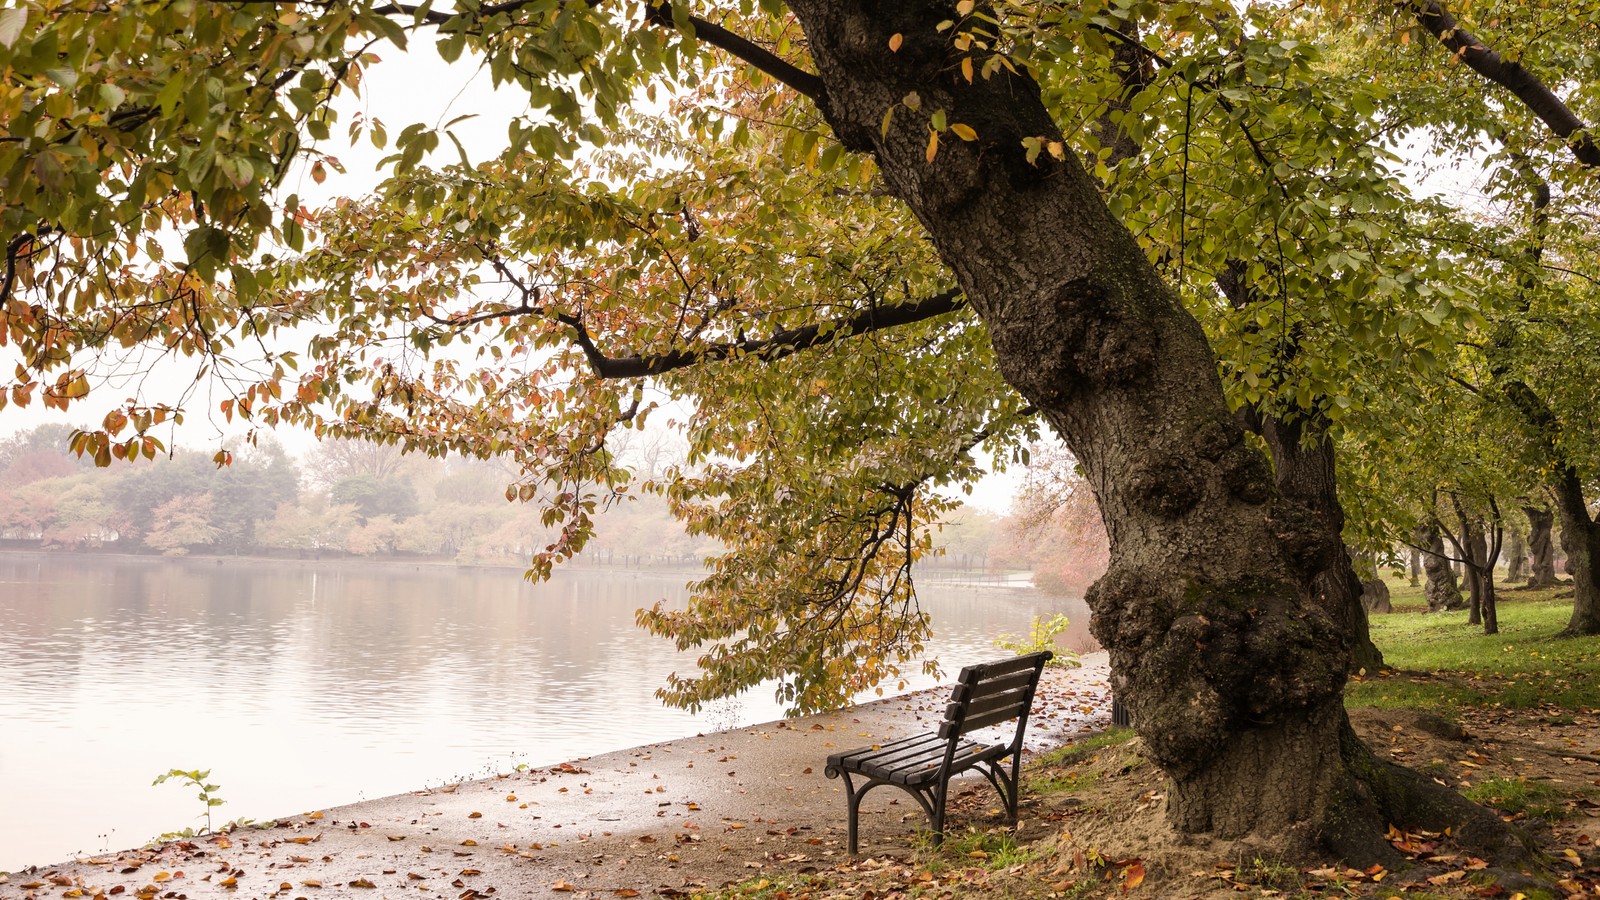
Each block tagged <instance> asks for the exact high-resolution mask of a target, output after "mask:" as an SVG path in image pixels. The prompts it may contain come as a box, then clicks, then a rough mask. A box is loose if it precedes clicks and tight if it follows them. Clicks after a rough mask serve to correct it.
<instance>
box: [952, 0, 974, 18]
mask: <svg viewBox="0 0 1600 900" xmlns="http://www.w3.org/2000/svg"><path fill="white" fill-rule="evenodd" d="M977 5H978V2H977V0H961V2H960V3H957V4H956V15H958V16H970V15H972V10H973V7H975V6H977Z"/></svg>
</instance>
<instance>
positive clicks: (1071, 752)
mask: <svg viewBox="0 0 1600 900" xmlns="http://www.w3.org/2000/svg"><path fill="white" fill-rule="evenodd" d="M1133 738H1134V733H1133V729H1132V728H1107V729H1106V730H1105V731H1102V732H1100V733H1099V734H1091V735H1089V736H1088V737H1086V738H1083V739H1082V740H1077V741H1073V742H1072V743H1070V744H1063V745H1062V746H1060V747H1057V748H1056V749H1054V750H1051V751H1049V752H1048V753H1044V754H1041V755H1040V756H1039V757H1038V759H1036V760H1035V761H1034V765H1036V766H1070V765H1073V764H1074V763H1077V762H1078V761H1079V760H1082V759H1087V758H1088V757H1090V756H1092V755H1094V754H1096V753H1098V752H1100V751H1101V750H1104V749H1106V748H1107V747H1115V746H1117V745H1118V744H1125V743H1127V742H1128V741H1131V740H1133Z"/></svg>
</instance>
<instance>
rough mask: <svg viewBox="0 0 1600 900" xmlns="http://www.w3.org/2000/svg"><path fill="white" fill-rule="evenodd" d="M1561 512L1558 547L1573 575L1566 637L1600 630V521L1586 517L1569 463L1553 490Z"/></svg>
mask: <svg viewBox="0 0 1600 900" xmlns="http://www.w3.org/2000/svg"><path fill="white" fill-rule="evenodd" d="M1555 495H1556V508H1557V509H1558V510H1559V511H1560V514H1561V549H1563V550H1565V551H1566V552H1567V574H1569V575H1571V576H1572V596H1573V599H1572V618H1571V619H1568V620H1567V627H1566V628H1565V629H1564V630H1563V631H1562V632H1561V633H1562V634H1563V635H1566V636H1569V637H1576V636H1579V635H1589V634H1600V582H1597V579H1600V568H1597V567H1600V525H1597V524H1596V523H1595V521H1594V519H1592V518H1590V517H1589V504H1588V503H1587V502H1586V501H1585V500H1584V497H1583V483H1582V482H1581V481H1579V480H1578V475H1577V473H1576V472H1574V471H1573V470H1572V469H1571V468H1570V467H1569V468H1567V469H1566V470H1565V471H1564V472H1563V473H1562V477H1561V480H1560V482H1559V483H1558V485H1557V487H1556V491H1555Z"/></svg>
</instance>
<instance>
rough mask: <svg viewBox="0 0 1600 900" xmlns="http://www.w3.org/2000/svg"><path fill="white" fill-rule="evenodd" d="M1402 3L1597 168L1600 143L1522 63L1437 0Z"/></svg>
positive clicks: (1461, 57) (1583, 160)
mask: <svg viewBox="0 0 1600 900" xmlns="http://www.w3.org/2000/svg"><path fill="white" fill-rule="evenodd" d="M1401 5H1402V7H1403V8H1406V9H1409V10H1410V11H1411V12H1412V13H1413V14H1414V15H1415V16H1416V17H1417V22H1418V23H1420V24H1421V25H1422V27H1423V28H1426V29H1427V30H1428V33H1429V34H1432V35H1433V36H1434V37H1436V38H1438V39H1439V42H1440V43H1441V44H1444V45H1445V47H1447V48H1449V49H1450V51H1451V52H1453V53H1454V54H1455V55H1456V58H1457V59H1459V60H1461V61H1462V62H1463V63H1465V64H1466V65H1467V67H1468V68H1469V69H1471V70H1472V71H1474V72H1477V73H1478V74H1479V75H1482V76H1483V77H1484V78H1487V79H1489V80H1490V81H1492V82H1494V83H1495V84H1498V85H1500V86H1501V87H1503V88H1505V89H1506V90H1508V91H1510V92H1511V93H1512V94H1513V95H1515V96H1516V98H1517V99H1518V100H1521V101H1522V104H1523V105H1524V106H1526V107H1527V108H1528V110H1529V111H1530V112H1532V113H1533V114H1534V115H1536V116H1538V117H1539V119H1540V121H1542V122H1544V123H1545V124H1546V125H1548V126H1550V130H1551V131H1554V132H1555V133H1556V135H1557V136H1559V137H1561V138H1562V139H1564V140H1565V141H1566V142H1567V148H1568V149H1570V150H1571V151H1572V155H1573V156H1575V157H1577V159H1578V162H1580V163H1583V164H1584V165H1586V166H1590V167H1592V168H1600V145H1597V144H1596V143H1595V141H1594V137H1593V136H1592V134H1591V133H1590V129H1589V126H1588V125H1585V124H1584V122H1583V120H1582V119H1579V118H1578V116H1577V114H1576V113H1574V112H1573V111H1572V110H1571V109H1570V108H1569V107H1568V106H1567V105H1566V104H1565V103H1563V102H1562V101H1561V98H1560V97H1557V96H1556V95H1555V92H1554V91H1552V90H1550V88H1549V87H1547V86H1546V85H1545V83H1544V82H1543V81H1540V80H1539V77H1538V76H1537V75H1535V74H1533V73H1532V72H1530V71H1528V70H1527V69H1525V68H1523V67H1522V64H1521V63H1517V62H1512V61H1510V60H1507V59H1506V58H1505V57H1504V56H1501V55H1500V54H1499V53H1498V52H1496V51H1495V50H1494V49H1493V48H1491V47H1489V46H1488V45H1487V44H1485V43H1484V42H1482V41H1480V40H1478V38H1477V37H1475V36H1473V34H1472V32H1470V31H1467V30H1466V29H1464V28H1462V27H1461V25H1460V24H1459V23H1458V22H1457V21H1456V20H1455V17H1454V16H1452V15H1450V12H1449V11H1448V10H1446V9H1445V8H1444V4H1442V3H1439V2H1438V0H1404V2H1403V3H1402V4H1401Z"/></svg>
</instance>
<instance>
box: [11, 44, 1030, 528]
mask: <svg viewBox="0 0 1600 900" xmlns="http://www.w3.org/2000/svg"><path fill="white" fill-rule="evenodd" d="M430 41H431V38H430V37H427V36H426V35H425V36H424V37H423V38H422V39H421V40H419V41H417V42H415V43H416V52H403V51H397V50H395V49H394V48H392V47H385V48H384V49H383V50H381V51H380V52H379V55H380V56H381V57H382V60H381V62H379V63H378V64H376V65H374V66H372V67H371V68H370V69H369V70H368V71H367V74H366V78H365V79H364V81H363V92H362V96H360V97H359V98H356V97H350V96H348V95H346V97H345V98H344V99H343V100H341V102H340V103H339V104H338V110H339V124H338V125H337V126H336V127H335V128H334V129H333V134H332V138H331V139H330V141H329V142H327V143H326V144H323V145H322V146H321V147H320V148H319V149H322V150H324V151H326V152H328V153H330V154H332V155H333V156H334V157H336V158H337V159H338V160H339V162H340V163H341V164H342V165H343V167H344V169H345V171H344V172H343V173H339V172H335V171H331V170H330V171H329V177H328V178H327V180H326V181H325V182H323V183H322V184H320V185H319V184H317V183H316V182H315V181H314V180H313V179H312V178H311V176H310V171H309V166H307V165H301V166H300V167H299V170H298V171H297V172H296V173H295V174H292V175H291V176H290V177H289V179H288V180H287V182H286V183H285V185H284V189H283V193H284V194H285V195H287V194H290V193H294V194H298V195H299V196H300V198H301V201H302V203H304V204H307V205H311V206H315V205H318V204H321V203H324V202H327V201H329V200H332V199H334V198H336V197H347V196H356V195H360V194H363V193H366V192H368V191H371V190H372V189H374V188H375V187H376V186H377V185H378V183H379V182H380V181H381V175H380V173H379V172H378V169H377V164H378V162H379V160H380V159H382V158H383V156H384V155H385V154H386V151H379V150H376V149H374V148H373V147H372V146H371V145H370V144H367V143H361V144H359V145H357V146H351V145H350V143H349V141H348V140H347V139H346V134H347V132H346V128H347V127H348V126H349V124H350V123H351V121H352V120H353V118H354V117H355V116H356V115H358V114H359V115H361V116H364V117H366V118H367V119H369V120H370V119H377V120H379V121H381V122H382V123H383V124H384V127H385V128H386V129H387V131H388V133H389V134H390V135H391V137H392V136H393V135H396V134H398V133H399V132H400V131H401V130H403V129H404V128H405V127H406V126H408V125H410V124H413V123H415V122H422V123H423V124H425V125H429V126H442V125H444V124H445V123H447V122H449V121H451V120H452V119H455V118H456V117H458V116H464V115H473V114H476V116H477V117H476V118H472V119H468V120H466V121H463V122H460V123H457V124H456V125H454V126H453V127H452V131H453V132H454V133H455V135H456V136H457V137H458V138H459V139H460V141H461V143H462V145H463V146H464V147H465V148H466V150H467V153H468V154H469V157H470V158H471V160H472V161H473V162H478V161H481V160H484V159H487V158H490V157H493V156H495V155H498V154H499V153H500V151H502V150H503V149H504V148H505V146H506V131H505V127H506V121H507V117H508V115H511V114H515V113H519V112H522V111H524V110H525V109H526V106H527V104H526V99H525V98H524V97H522V96H521V95H520V94H519V93H518V92H516V91H506V90H501V91H496V90H493V89H492V88H491V86H490V83H489V82H490V78H489V75H488V72H487V71H485V70H482V69H480V68H477V67H469V66H466V65H459V64H458V65H449V64H446V63H445V62H443V61H442V60H441V59H439V57H438V56H437V55H436V54H435V53H434V52H433V51H432V48H431V46H430V43H429V42H430ZM433 158H434V159H435V161H436V162H440V163H449V162H454V161H455V160H456V159H457V150H456V149H455V147H454V145H453V144H451V143H450V142H449V141H444V142H442V146H441V147H440V148H439V150H438V151H436V153H435V155H434V157H433ZM15 360H16V357H15V356H14V355H10V354H9V353H8V350H6V349H0V366H4V367H5V368H6V369H8V370H9V369H10V368H11V367H12V366H13V365H14V364H15ZM196 368H197V366H196V363H195V362H194V361H193V360H187V359H182V358H178V359H162V360H156V359H155V358H154V355H153V354H150V353H148V352H145V351H136V352H134V353H132V354H128V355H127V356H126V357H125V358H124V359H122V360H121V361H120V362H119V363H117V364H116V365H114V366H112V367H110V368H109V369H106V370H105V371H106V372H107V374H108V377H106V378H104V379H102V380H99V381H97V383H96V386H95V389H94V393H93V394H92V395H91V396H90V398H89V399H88V400H86V401H84V402H82V403H79V404H75V405H74V406H73V407H72V408H71V410H70V411H69V412H66V413H62V412H60V411H57V410H46V409H44V408H43V406H42V405H41V404H39V403H37V402H36V403H34V404H32V405H31V406H29V407H28V408H26V409H18V408H16V407H14V406H8V407H7V408H6V409H4V410H3V411H0V437H6V436H9V435H12V434H15V433H17V432H18V431H24V430H27V429H29V428H33V427H36V426H38V425H42V424H46V423H64V424H68V425H73V426H83V425H87V424H89V423H97V422H99V420H100V419H101V418H102V417H104V415H105V414H106V413H107V412H108V411H109V410H110V409H112V408H114V407H117V406H119V405H121V403H122V401H123V400H124V399H125V398H127V397H129V396H131V395H133V394H134V393H136V392H139V393H142V394H143V395H144V396H145V397H146V398H149V399H160V400H165V401H167V402H171V401H172V398H175V397H179V396H183V395H184V394H185V392H187V391H192V393H191V394H190V396H189V399H188V401H187V402H186V403H185V404H184V406H185V423H184V425H183V427H182V428H181V429H179V430H178V432H177V433H176V435H175V442H176V443H177V444H179V445H182V446H185V447H194V448H213V447H217V446H219V445H221V444H222V443H224V442H228V441H236V440H237V439H238V438H239V437H240V436H241V435H243V434H244V432H245V428H243V427H241V426H240V425H239V423H238V422H234V423H228V422H226V421H225V420H224V419H223V417H222V416H221V415H220V413H218V412H217V404H218V402H219V401H220V400H221V399H222V398H224V397H225V396H227V394H226V392H225V391H221V390H218V389H217V388H216V386H215V385H214V384H212V383H211V381H210V380H209V379H201V380H199V381H196V379H195V375H196ZM111 369H114V370H115V372H116V373H117V374H111ZM273 434H274V436H275V437H276V438H277V439H278V440H279V441H280V442H281V443H282V444H283V445H284V446H285V447H286V448H287V449H288V450H289V451H290V452H291V453H294V454H295V455H297V456H302V457H303V456H304V455H305V454H306V453H308V452H309V451H310V450H311V449H312V448H313V447H314V446H315V445H316V438H314V437H313V436H312V435H311V434H310V433H309V432H306V431H304V430H301V429H297V428H289V427H285V428H281V429H277V430H275V431H274V432H273ZM158 436H159V437H161V439H162V440H163V441H167V440H168V438H169V435H167V434H160V435H158ZM1018 483H1019V478H1018V476H1017V474H1015V473H1013V474H997V475H991V476H989V477H986V478H984V479H983V480H982V481H981V482H979V483H978V484H977V485H975V486H974V490H973V494H972V496H971V497H967V498H965V499H966V500H967V502H968V503H971V504H973V505H975V506H978V507H980V508H983V509H986V510H988V511H991V512H995V513H1003V512H1005V511H1006V510H1007V509H1009V507H1010V504H1011V497H1012V496H1013V494H1014V493H1015V491H1016V488H1017V485H1018Z"/></svg>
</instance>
